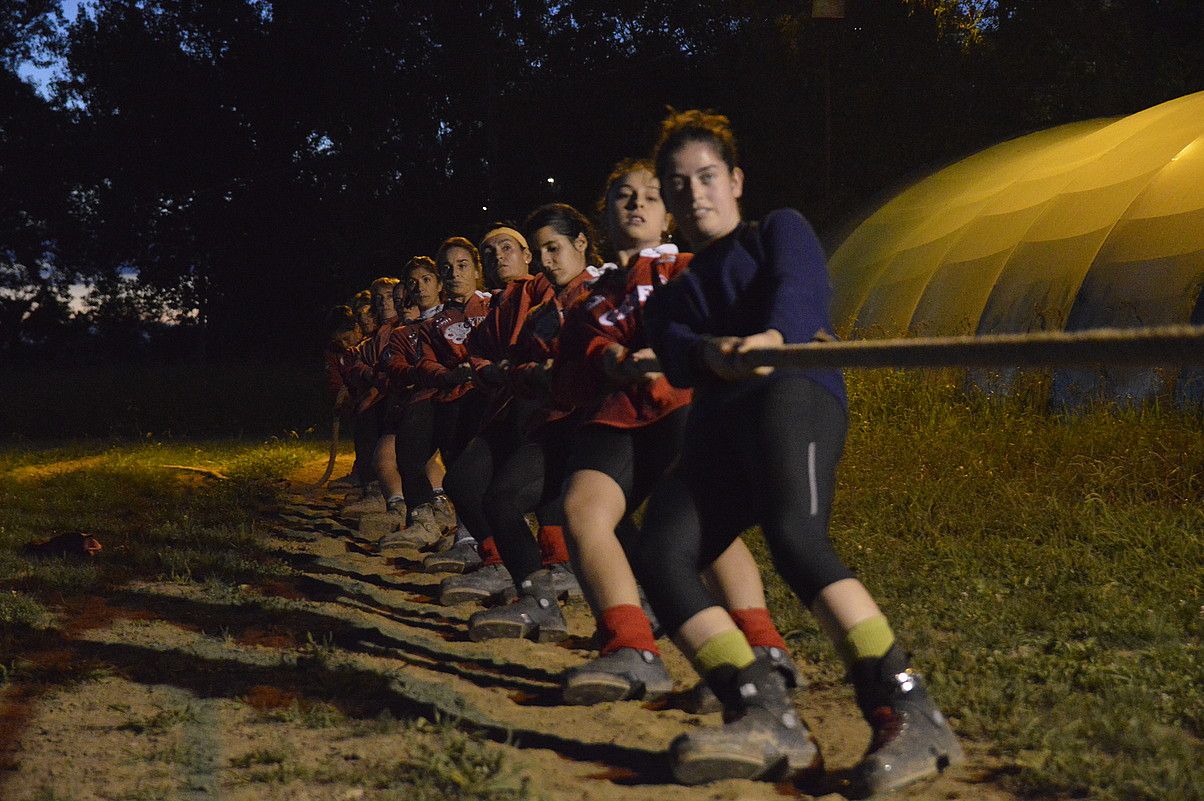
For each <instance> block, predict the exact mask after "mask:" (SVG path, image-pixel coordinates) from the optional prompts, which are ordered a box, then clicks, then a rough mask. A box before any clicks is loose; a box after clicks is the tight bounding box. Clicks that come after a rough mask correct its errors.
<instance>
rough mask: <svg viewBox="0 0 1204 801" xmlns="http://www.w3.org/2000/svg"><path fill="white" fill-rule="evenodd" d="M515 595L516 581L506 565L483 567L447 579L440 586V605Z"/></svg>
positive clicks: (481, 601)
mask: <svg viewBox="0 0 1204 801" xmlns="http://www.w3.org/2000/svg"><path fill="white" fill-rule="evenodd" d="M514 595H516V591H515V589H514V579H513V578H511V577H510V571H508V570H507V569H506V567H505V565H483V566H481V567H479V568H477V569H476V570H474V571H472V572H471V573H465V574H464V575H462V576H452V577H451V578H445V579H443V582H442V583H441V584H440V585H439V603H441V604H443V605H444V606H453V605H455V604H463V603H469V602H476V603H484V602H485V601H488V600H489V599H491V598H505V597H506V596H510V597H514Z"/></svg>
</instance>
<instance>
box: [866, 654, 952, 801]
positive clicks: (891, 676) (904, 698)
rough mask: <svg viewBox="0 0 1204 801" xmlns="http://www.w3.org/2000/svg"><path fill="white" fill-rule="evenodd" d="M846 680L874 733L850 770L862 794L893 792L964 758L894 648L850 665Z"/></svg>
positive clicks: (915, 675) (904, 658)
mask: <svg viewBox="0 0 1204 801" xmlns="http://www.w3.org/2000/svg"><path fill="white" fill-rule="evenodd" d="M849 677H850V679H852V682H853V688H854V689H855V690H856V693H857V705H858V706H860V707H861V713H862V714H863V715H864V716H865V719H866V721H868V722H869V724H870V728H871V729H873V732H874V736H873V739H872V740H871V741H870V747H869V750H867V751H866V753H865V757H863V759H862V761H861V763H860V764H859V765H858V766H857V767H856V768H854V777H855V781H857V782H858V783H859V784H860V785H862V786H863V788H864V790H865V791H866V792H868V793H882V792H887V791H890V790H894V789H897V788H899V787H902V786H904V785H906V784H910V783H911V782H913V781H916V780H917V779H922V778H924V777H925V776H931V775H933V774H936V773H939V772H940V771H943V770H944V769H945V768H947V767H949V766H950V765H955V764H957V763H959V762H961V761H963V760H964V759H965V755H964V754H963V753H962V748H961V745H959V744H958V742H957V737H956V736H955V735H954V734H953V729H951V728H950V727H949V723H948V721H946V720H945V716H944V715H942V714H941V712H940V710H939V709H937V708H936V704H934V703H933V702H932V699H931V698H929V697H928V691H927V690H926V689H924V683H923V681H922V680H921V679H920V675H919V674H918V673H916V672H915V671H913V670H912V669H911V667H910V666H909V665H908V660H907V655H906V654H905V653H903V650H902V649H901V648H899V646H898V645H893V646H891V649H890V650H889V651H888V652H887V653H886V655H885V656H883V657H882V658H881V659H865V660H862V661H861V662H859V663H857V664H855V665H854V666H853V669H852V670H851V671H849Z"/></svg>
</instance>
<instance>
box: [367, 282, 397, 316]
mask: <svg viewBox="0 0 1204 801" xmlns="http://www.w3.org/2000/svg"><path fill="white" fill-rule="evenodd" d="M372 310H373V311H374V312H376V321H377V322H378V323H384V322H386V321H388V320H392V319H393V318H394V317H396V316H397V309H395V308H394V307H393V287H391V286H378V287H373V288H372Z"/></svg>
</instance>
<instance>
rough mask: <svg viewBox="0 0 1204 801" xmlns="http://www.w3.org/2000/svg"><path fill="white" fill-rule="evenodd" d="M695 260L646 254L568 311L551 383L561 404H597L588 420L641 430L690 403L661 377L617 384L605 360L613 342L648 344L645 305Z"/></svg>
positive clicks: (665, 252) (667, 251) (663, 250)
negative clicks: (610, 374)
mask: <svg viewBox="0 0 1204 801" xmlns="http://www.w3.org/2000/svg"><path fill="white" fill-rule="evenodd" d="M691 258H692V256H691V254H688V253H685V254H679V253H677V249H676V248H674V247H672V246H664V245H662V246H661V247H660V248H658V249H657V250H645V251H643V252H642V253H640V255H639V257H638V258H637V259H636V261H635V263H634V264H632V265H631V267H629V268H628V269H627V270H626V271H625V272H622V271H615V272H610V273H607V274H604V275H603V276H602V277H601V278H599V279H598V280H597V281H596V282H595V283H594V284H593V286H592V287H591V288H590V289H591V291H590V294H589V295H588V296H586V297H584V298H582V299H580V300H579V301H578V302H577V303H575V304H574V305H573V306H572V308H570V309H569V310H568V313H567V314H566V315H565V321H564V331H563V333H562V334H561V336H560V354H559V357H558V359H557V362H556V372H555V374H554V376H553V382H552V392H553V398H554V401H555V403H556V404H557V405H559V406H569V405H576V406H586V405H589V404H591V403H597V407H596V409H595V410H594V412H593V413H592V414H591V416H590V418H589V422H592V423H598V424H600V425H605V426H611V427H613V428H642V427H644V426H647V425H651V424H652V423H655V422H656V421H657V420H660V419H661V418H662V417H665V416H666V415H668V414H669V413H671V412H674V411H676V410H677V409H680V408H682V407H683V406H688V405H689V404H690V401H691V397H692V393H691V391H690V390H688V389H678V388H676V387H674V386H672V385H671V384H670V383H669V382H668V381H667V380H666V379H665V378H664V377H663V376H661V377H658V378H656V379H654V380H652V381H646V382H642V383H627V384H622V385H616V384H615V383H614V382H612V381H611V380H610V379H609V378H607V376H606V374H605V372H603V370H602V357H603V354H604V352H605V351H606V348H607V346H608V345H611V344H612V343H618V344H620V345H622V346H623V347H625V348H627V349H628V350H629V351H631V352H635V351H637V350H640V349H641V348H645V347H647V346H648V342H647V340H646V339H645V336H644V330H643V326H642V325H641V317H642V315H641V311H642V310H643V307H644V302H645V301H646V300H647V299H648V297H649V296H650V295H651V294H652V293H653V292H654V291H655V290H656V288H657V287H658V286H663V285H664V284H666V283H668V282H669V281H670V280H672V279H673V278H674V277H675V276H676V275H677V274H678V273H680V272H682V271H683V270H685V269H686V265H687V264H689V262H690V259H691Z"/></svg>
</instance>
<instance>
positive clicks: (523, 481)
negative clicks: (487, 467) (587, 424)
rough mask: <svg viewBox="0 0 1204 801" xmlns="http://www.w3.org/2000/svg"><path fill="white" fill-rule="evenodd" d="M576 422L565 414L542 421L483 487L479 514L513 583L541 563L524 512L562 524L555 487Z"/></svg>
mask: <svg viewBox="0 0 1204 801" xmlns="http://www.w3.org/2000/svg"><path fill="white" fill-rule="evenodd" d="M578 422H579V421H578V419H577V418H575V417H569V418H565V419H563V420H558V421H557V422H555V423H550V424H548V425H546V426H544V428H543V430H541V431H540V432H539V433H538V435H537V436H536V437H535V438H533V439H530V440H527V441H526V442H524V443H523V444H522V445H520V446H519V447H518V448H517V449H516V450H515V451H514V453H512V454H511V455H510V458H509V459H507V460H506V461H505V463H504V464H502V466H501V468H500V469H499V470H498V471H497V472H496V473H495V474H494V477H493V481H492V483H490V485H489V489H488V490H486V491H485V516H486V518H488V520H489V527H490V530H491V531H492V532H493V540H494V542H496V543H497V549H498V552H499V553H500V554H501V556H502V561H503V562H504V563H505V565H506V569H507V570H509V571H510V575H511V576H512V577H513V578H514V581H515V583H516V584H517V583H521V582H522V580H523V579H525V578H526V577H527V576H529V575H531V574H532V573H534V572H535V571H536V570H539V569H540V568H541V567H542V566H543V554H542V552H541V551H540V549H539V544H538V542H536V540H535V538H534V537H532V536H531V529H530V528H529V527H528V526H527V520H526V517H525V515H526V514H527V513H528V512H535V516H536V517H538V518H539V523H540V525H544V526H563V525H564V502H563V499H562V497H561V488H562V485H563V484H564V477H565V472H564V471H565V465H566V463H567V461H568V456H569V450H570V443H571V441H572V436H573V430H574V429H575V428H576V427H577V425H578Z"/></svg>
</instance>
